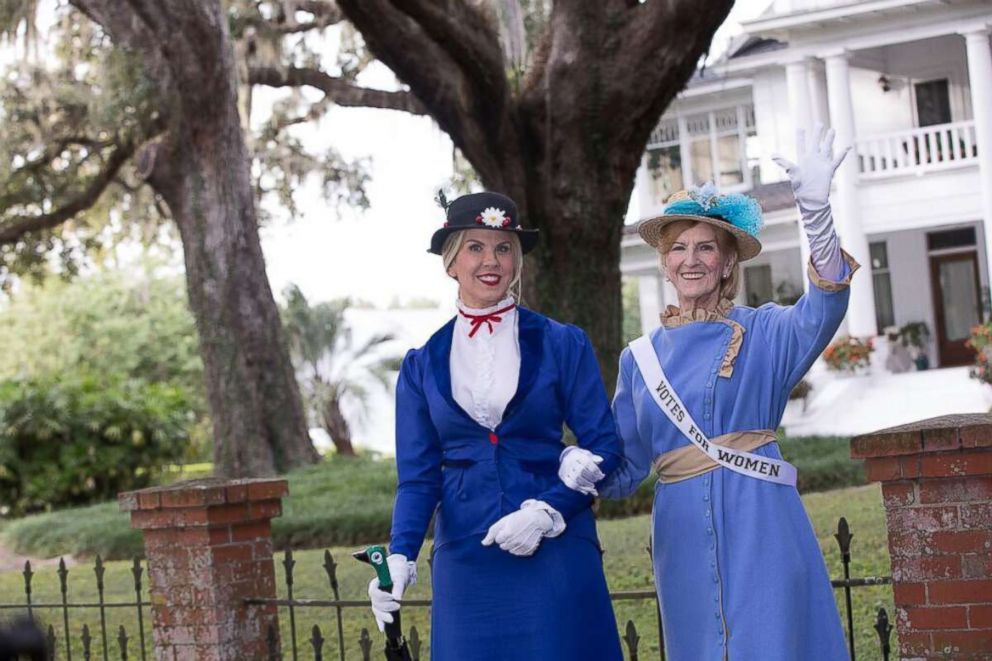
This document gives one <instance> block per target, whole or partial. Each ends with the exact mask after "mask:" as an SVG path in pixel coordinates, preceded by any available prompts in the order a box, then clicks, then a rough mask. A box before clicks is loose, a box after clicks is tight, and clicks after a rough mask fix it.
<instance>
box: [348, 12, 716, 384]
mask: <svg viewBox="0 0 992 661" xmlns="http://www.w3.org/2000/svg"><path fill="white" fill-rule="evenodd" d="M338 5H339V6H340V8H341V10H342V11H343V12H344V14H345V16H347V18H348V19H349V20H350V21H352V23H354V24H355V26H356V27H357V28H358V29H359V30H360V31H361V32H362V35H363V37H364V38H365V42H366V44H367V45H368V47H369V49H370V50H371V51H372V52H373V53H374V54H375V55H376V57H377V58H379V59H380V60H381V61H382V62H383V63H385V64H386V65H387V66H389V67H390V68H391V69H392V70H393V71H394V72H395V73H396V74H397V75H398V76H399V77H400V79H401V80H403V81H404V82H405V83H406V84H407V85H409V87H410V91H411V92H412V93H413V94H414V95H416V96H417V98H419V99H420V101H421V102H422V103H423V104H424V106H425V107H426V108H427V111H428V112H429V113H430V114H431V116H432V117H434V119H435V120H436V121H437V122H438V124H439V125H440V126H441V128H442V129H444V130H445V132H447V133H448V135H449V136H450V137H451V139H452V141H453V142H454V143H455V145H456V146H457V147H458V148H459V149H460V150H461V152H462V153H463V154H464V155H465V157H466V158H468V160H469V162H471V163H472V166H473V167H474V168H475V171H476V172H477V173H478V175H479V177H480V179H481V180H482V182H483V184H484V185H485V186H486V188H488V189H490V190H497V191H500V192H503V193H506V194H507V195H509V196H510V197H512V198H513V199H514V200H515V201H516V202H517V206H518V207H519V209H520V211H521V215H522V220H523V223H524V225H525V226H530V227H536V228H538V229H540V230H541V241H540V243H539V247H538V249H537V250H536V251H535V253H534V255H533V257H532V258H529V259H528V264H527V267H526V269H525V296H526V298H528V299H529V301H528V302H529V303H530V304H531V305H533V306H535V307H537V308H538V309H540V310H541V311H542V312H544V313H546V314H548V315H549V316H551V317H553V318H556V319H559V320H561V321H566V322H570V323H574V324H577V325H578V326H580V327H582V328H583V329H585V330H586V332H587V333H588V334H589V336H590V338H591V340H592V342H593V345H594V346H595V348H596V352H597V356H598V358H599V362H600V367H601V372H602V374H603V378H604V381H605V382H606V384H607V387H609V388H612V387H613V384H614V383H615V381H616V374H617V360H618V358H619V353H620V349H621V348H622V346H621V345H622V313H621V298H620V238H621V232H622V229H623V221H624V216H625V214H626V210H627V203H628V200H629V199H630V194H631V191H632V190H633V186H634V177H635V174H636V171H637V166H638V163H639V162H640V159H641V156H642V154H643V151H644V147H645V145H646V144H647V141H648V137H649V136H650V134H651V131H652V130H653V129H654V127H655V125H656V124H657V122H658V119H659V117H660V116H661V114H662V112H663V111H664V109H665V107H666V106H667V105H668V103H669V102H670V101H671V100H672V99H673V98H674V96H675V94H676V93H678V91H679V90H681V89H682V88H683V87H684V85H685V83H686V81H688V79H689V77H690V76H691V75H692V72H693V71H694V69H695V66H696V63H697V62H698V60H699V58H700V56H701V55H702V54H703V53H704V52H705V51H706V49H707V48H708V47H709V43H710V40H711V39H712V36H713V33H714V32H715V31H716V29H717V27H718V26H719V25H720V23H721V22H722V21H723V20H724V19H725V18H726V16H727V13H728V12H729V11H730V7H731V6H732V5H733V1H732V0H714V1H713V2H706V3H700V2H697V1H696V0H664V1H663V0H647V1H646V2H643V3H641V2H637V1H633V0H597V1H596V2H585V1H579V0H556V1H555V2H554V4H553V9H552V13H551V18H550V22H549V25H548V27H547V29H546V32H545V34H544V36H543V38H542V40H541V42H540V43H539V44H538V46H537V48H536V49H535V51H534V56H533V57H532V58H531V61H530V64H529V66H528V69H527V71H526V72H525V74H524V76H523V81H522V85H520V86H517V85H516V82H514V84H511V83H510V81H509V80H508V79H507V76H506V73H505V71H506V62H505V59H504V57H503V55H502V53H501V52H500V46H499V28H498V25H496V24H495V21H493V20H492V18H491V17H490V16H489V15H488V14H486V13H485V12H484V11H481V10H480V9H479V8H478V7H477V6H474V5H473V4H471V3H469V2H466V0H338Z"/></svg>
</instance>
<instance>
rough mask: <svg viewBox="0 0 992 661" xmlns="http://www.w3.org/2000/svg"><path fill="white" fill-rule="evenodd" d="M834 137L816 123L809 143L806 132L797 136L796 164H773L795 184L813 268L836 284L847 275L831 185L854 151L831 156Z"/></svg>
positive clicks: (779, 159)
mask: <svg viewBox="0 0 992 661" xmlns="http://www.w3.org/2000/svg"><path fill="white" fill-rule="evenodd" d="M834 135H835V133H834V130H833V129H830V130H828V131H827V132H826V134H824V132H823V124H820V123H817V124H816V126H815V127H814V129H813V135H811V136H810V138H809V140H807V139H806V132H805V131H804V130H802V129H799V130H798V131H797V132H796V161H797V162H796V163H793V162H792V161H789V160H787V159H785V158H782V157H781V156H777V155H776V156H773V157H772V160H773V161H775V162H776V163H777V164H778V165H779V166H780V167H782V168H783V169H784V170H785V173H786V174H787V175H788V176H789V181H790V182H791V183H792V193H793V195H795V197H796V202H797V203H798V204H799V211H800V215H801V216H802V220H803V228H804V229H805V231H806V236H807V238H808V239H809V252H810V258H811V259H812V261H813V267H814V268H815V269H816V272H817V273H819V274H820V276H822V277H823V278H826V279H827V280H833V281H837V280H839V279H840V278H841V275H842V274H843V273H844V257H843V255H842V254H841V251H840V239H838V238H837V233H836V232H834V224H833V216H832V215H831V212H830V182H831V181H832V180H833V176H834V172H836V171H837V168H838V167H840V164H841V161H843V160H844V157H845V156H847V152H849V151H851V147H850V146H848V147H847V148H845V149H844V150H842V151H841V152H840V154H838V155H837V156H836V157H834V156H832V147H833V143H834Z"/></svg>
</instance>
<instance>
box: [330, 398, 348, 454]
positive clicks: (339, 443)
mask: <svg viewBox="0 0 992 661" xmlns="http://www.w3.org/2000/svg"><path fill="white" fill-rule="evenodd" d="M322 417H323V422H324V429H326V430H327V433H328V434H329V435H330V436H331V441H332V442H333V443H334V449H335V450H336V451H337V453H338V454H339V455H342V456H345V457H354V456H355V448H354V447H352V445H351V427H350V426H349V425H348V421H347V420H345V417H344V414H343V413H342V412H341V402H340V401H338V400H337V399H336V398H335V399H331V400H328V402H327V405H326V406H325V407H324V412H323V416H322Z"/></svg>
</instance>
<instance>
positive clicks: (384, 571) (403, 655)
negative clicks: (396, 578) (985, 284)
mask: <svg viewBox="0 0 992 661" xmlns="http://www.w3.org/2000/svg"><path fill="white" fill-rule="evenodd" d="M351 555H352V557H353V558H355V559H356V560H360V561H362V562H365V563H368V564H370V565H372V567H373V568H375V573H376V576H377V577H378V578H379V589H380V590H382V591H383V592H392V591H393V577H392V576H390V574H389V565H387V564H386V549H385V547H383V546H369V547H368V548H366V549H364V550H362V551H355V552H354V553H352V554H351ZM385 652H386V661H413V656H411V655H410V648H409V647H407V644H406V638H404V637H403V629H402V627H401V625H400V612H399V611H395V612H394V613H393V621H392V622H387V623H386V649H385Z"/></svg>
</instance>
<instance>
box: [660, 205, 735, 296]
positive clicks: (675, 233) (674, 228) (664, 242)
mask: <svg viewBox="0 0 992 661" xmlns="http://www.w3.org/2000/svg"><path fill="white" fill-rule="evenodd" d="M699 224H703V225H709V226H710V227H712V228H713V229H714V230H716V242H717V245H719V246H720V253H721V255H725V256H726V255H731V254H732V255H734V266H733V267H732V268H731V269H730V275H728V276H727V277H726V278H724V279H722V280H720V298H726V299H729V300H731V301H732V300H734V298H736V297H737V292H738V290H739V289H740V283H741V263H740V262H739V261H738V260H737V259H736V258H737V255H738V253H737V239H735V238H734V235H733V234H731V233H730V232H728V231H726V230H723V229H720V228H719V227H716V226H715V225H710V224H709V223H701V222H700V221H697V220H676V221H675V222H673V223H671V224H669V225H666V226H665V227H663V228H662V229H661V233H660V234H659V237H658V245H657V249H658V258H659V259H658V265H659V268H660V269H661V272H662V273H664V272H665V256H666V255H667V254H668V253H669V252H670V251H671V249H672V246H673V245H675V241H676V240H677V239H678V238H679V236H681V235H682V232H684V231H686V230H688V229H692V228H693V227H695V226H696V225H699Z"/></svg>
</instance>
